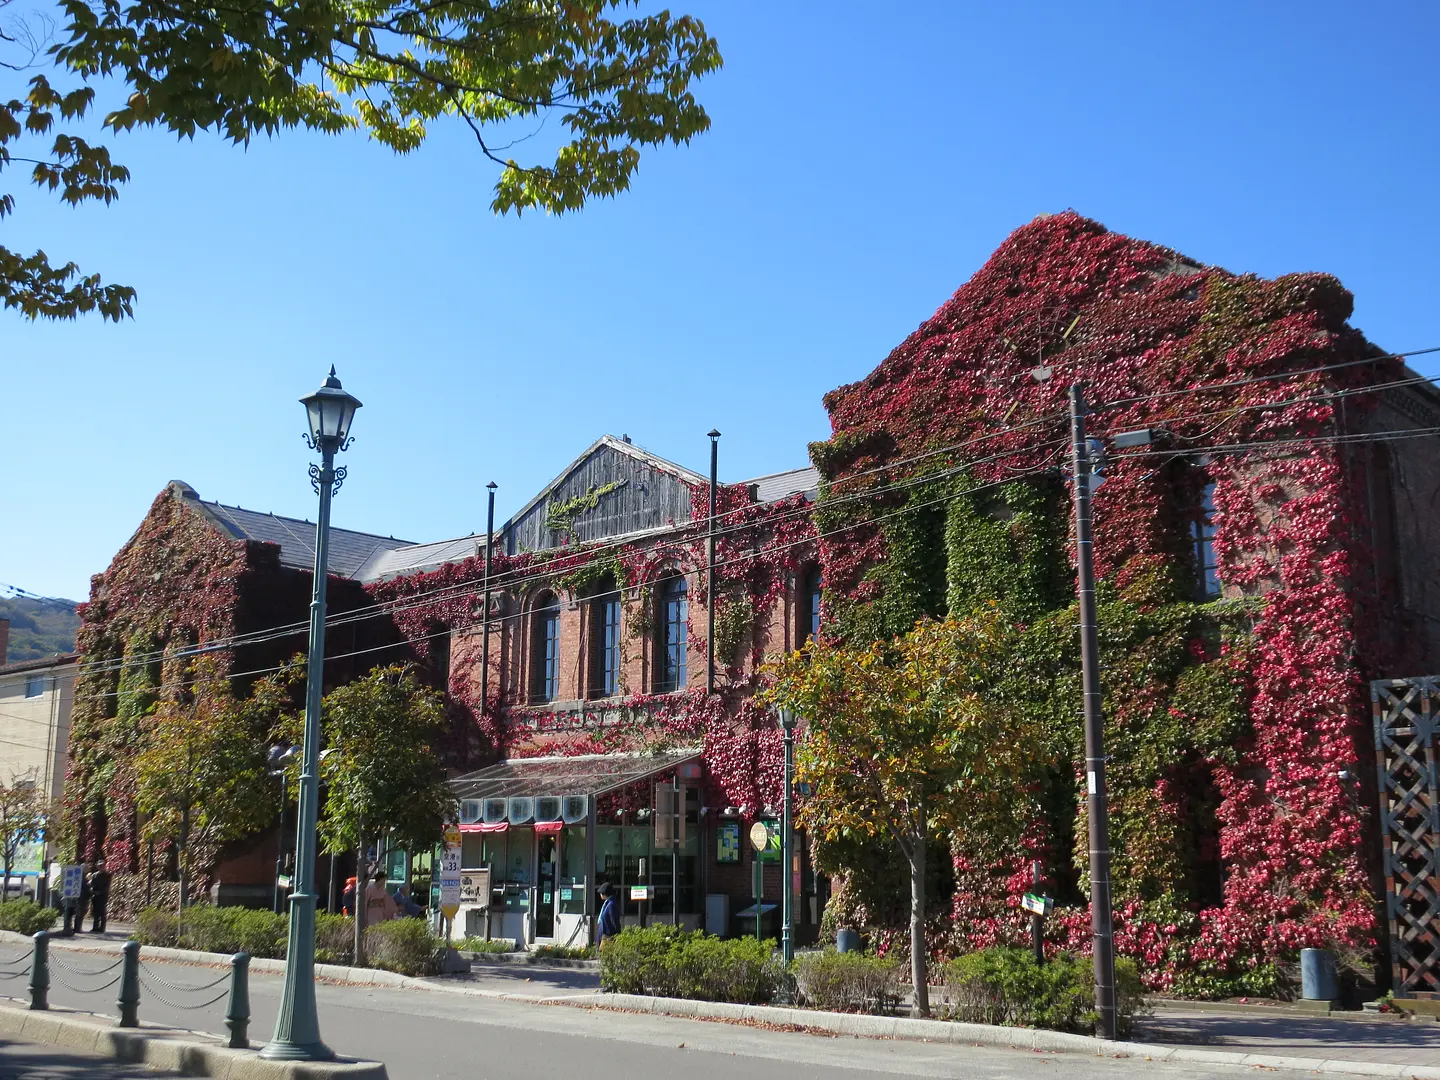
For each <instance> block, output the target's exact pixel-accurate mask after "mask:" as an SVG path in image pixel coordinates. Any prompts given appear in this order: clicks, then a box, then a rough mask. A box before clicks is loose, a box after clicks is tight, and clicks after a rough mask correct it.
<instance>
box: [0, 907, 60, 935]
mask: <svg viewBox="0 0 1440 1080" xmlns="http://www.w3.org/2000/svg"><path fill="white" fill-rule="evenodd" d="M59 918H60V912H58V911H56V910H55V909H54V908H48V907H41V906H40V905H39V904H37V903H35V902H33V901H31V900H7V901H5V903H3V904H0V930H10V931H13V932H14V933H17V934H24V935H26V936H27V937H28V936H29V935H31V934H38V933H39V932H40V931H41V930H49V929H50V928H51V927H53V926H54V925H55V923H56V921H57V920H58V919H59Z"/></svg>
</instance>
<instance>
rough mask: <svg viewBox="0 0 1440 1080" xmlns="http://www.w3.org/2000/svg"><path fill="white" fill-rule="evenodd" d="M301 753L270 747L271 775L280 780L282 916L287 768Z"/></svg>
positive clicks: (277, 898)
mask: <svg viewBox="0 0 1440 1080" xmlns="http://www.w3.org/2000/svg"><path fill="white" fill-rule="evenodd" d="M299 753H300V748H299V747H298V746H272V747H270V755H269V762H270V775H271V776H278V777H279V778H280V826H279V828H278V829H277V830H276V833H275V914H276V915H279V914H280V878H281V876H282V875H283V874H284V873H285V768H286V766H288V765H289V764H290V762H291V761H293V760H294V759H295V758H296V757H297V756H298V755H299Z"/></svg>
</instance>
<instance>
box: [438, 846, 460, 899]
mask: <svg viewBox="0 0 1440 1080" xmlns="http://www.w3.org/2000/svg"><path fill="white" fill-rule="evenodd" d="M440 910H441V911H442V912H444V913H445V918H446V919H454V918H455V913H456V912H458V911H459V910H460V829H459V828H458V827H457V826H455V825H446V826H445V850H444V851H443V852H441V854H440Z"/></svg>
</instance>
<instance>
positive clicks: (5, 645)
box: [0, 619, 10, 664]
mask: <svg viewBox="0 0 1440 1080" xmlns="http://www.w3.org/2000/svg"><path fill="white" fill-rule="evenodd" d="M9 649H10V620H9V619H0V664H5V663H7V662H8V661H7V660H6V656H7V654H8V651H9Z"/></svg>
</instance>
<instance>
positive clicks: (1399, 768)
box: [1370, 676, 1440, 998]
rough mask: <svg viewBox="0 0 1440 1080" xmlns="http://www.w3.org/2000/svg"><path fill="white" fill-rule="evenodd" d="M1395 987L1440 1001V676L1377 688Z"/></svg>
mask: <svg viewBox="0 0 1440 1080" xmlns="http://www.w3.org/2000/svg"><path fill="white" fill-rule="evenodd" d="M1370 700H1371V701H1372V702H1373V704H1374V714H1375V757H1376V763H1377V765H1378V767H1379V780H1380V785H1379V790H1380V827H1381V830H1382V845H1383V850H1384V858H1385V908H1386V912H1387V915H1388V919H1389V923H1390V957H1391V963H1392V975H1391V979H1392V983H1391V989H1392V990H1394V992H1395V994H1396V996H1397V997H1412V998H1415V997H1419V998H1440V769H1437V752H1440V730H1437V729H1440V676H1432V677H1429V678H1420V679H1379V680H1377V681H1375V682H1372V683H1371V684H1370Z"/></svg>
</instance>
